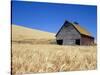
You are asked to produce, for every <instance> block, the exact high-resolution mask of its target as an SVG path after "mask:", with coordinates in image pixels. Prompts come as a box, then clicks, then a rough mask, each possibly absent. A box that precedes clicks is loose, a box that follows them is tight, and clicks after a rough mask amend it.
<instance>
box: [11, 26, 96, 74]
mask: <svg viewBox="0 0 100 75" xmlns="http://www.w3.org/2000/svg"><path fill="white" fill-rule="evenodd" d="M23 31H24V33H27V34H23ZM12 32H13V34H12V37H13V39H12V72H13V74H22V73H38V72H40V73H41V72H61V71H79V70H94V69H96V68H97V66H96V64H97V62H96V61H97V60H96V54H97V53H96V46H60V45H56V43H55V41H54V40H55V38H54V35H53V34H51V33H50V34H49V33H46V32H41V31H36V30H30V29H27V28H23V27H16V26H14V27H13V31H12ZM32 33H34V34H32ZM37 33H38V36H41V37H37V38H36V36H34V35H35V34H37ZM29 34H30V35H29ZM21 35H23V36H24V37H20V36H21ZM43 35H45V36H43ZM25 36H27V37H25ZM41 40H42V41H41Z"/></svg>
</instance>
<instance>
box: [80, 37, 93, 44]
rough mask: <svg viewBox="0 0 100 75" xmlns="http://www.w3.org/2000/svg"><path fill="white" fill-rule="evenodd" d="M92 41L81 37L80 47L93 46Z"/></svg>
mask: <svg viewBox="0 0 100 75" xmlns="http://www.w3.org/2000/svg"><path fill="white" fill-rule="evenodd" d="M93 44H94V39H92V38H90V37H86V36H82V38H81V45H93Z"/></svg>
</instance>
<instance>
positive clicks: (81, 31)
mask: <svg viewBox="0 0 100 75" xmlns="http://www.w3.org/2000/svg"><path fill="white" fill-rule="evenodd" d="M72 25H73V26H74V27H75V28H76V29H77V30H78V31H79V32H80V33H81V34H83V35H87V36H91V34H90V33H89V32H88V31H87V30H86V29H84V28H83V27H81V26H80V25H77V24H74V23H72Z"/></svg>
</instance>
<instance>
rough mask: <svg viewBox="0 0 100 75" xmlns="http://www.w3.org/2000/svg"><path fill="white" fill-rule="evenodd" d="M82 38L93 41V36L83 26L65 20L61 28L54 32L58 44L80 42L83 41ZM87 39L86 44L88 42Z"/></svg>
mask: <svg viewBox="0 0 100 75" xmlns="http://www.w3.org/2000/svg"><path fill="white" fill-rule="evenodd" d="M84 39H86V40H87V41H88V40H90V41H92V40H93V41H94V38H93V37H92V36H91V34H90V33H89V32H88V31H86V30H85V29H84V28H82V27H80V25H78V24H75V23H71V22H69V21H65V23H64V24H63V26H62V27H61V29H60V30H59V31H58V33H57V34H56V40H57V43H58V44H64V45H66V44H69V45H71V44H79V45H80V44H82V43H84ZM90 41H88V44H89V43H90ZM84 44H86V43H84Z"/></svg>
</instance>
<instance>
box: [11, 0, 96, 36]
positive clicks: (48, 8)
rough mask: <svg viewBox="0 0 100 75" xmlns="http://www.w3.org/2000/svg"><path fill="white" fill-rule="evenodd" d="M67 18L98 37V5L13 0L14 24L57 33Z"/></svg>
mask: <svg viewBox="0 0 100 75" xmlns="http://www.w3.org/2000/svg"><path fill="white" fill-rule="evenodd" d="M65 20H68V21H70V22H78V23H79V24H80V25H81V26H82V27H84V28H85V29H86V30H88V31H89V32H90V33H91V34H92V36H94V37H95V38H97V7H96V6H90V5H75V4H57V3H43V2H25V1H15V0H13V1H12V24H15V25H20V26H24V27H28V28H32V29H38V30H42V31H47V32H52V33H57V32H58V30H59V29H60V28H61V26H62V25H63V23H64V22H65Z"/></svg>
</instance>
